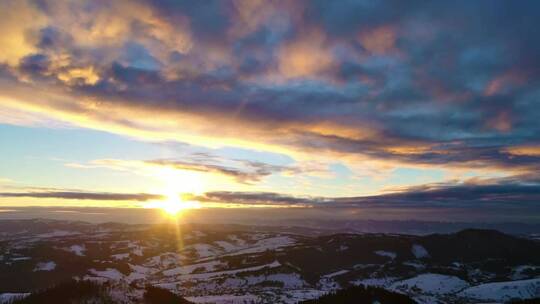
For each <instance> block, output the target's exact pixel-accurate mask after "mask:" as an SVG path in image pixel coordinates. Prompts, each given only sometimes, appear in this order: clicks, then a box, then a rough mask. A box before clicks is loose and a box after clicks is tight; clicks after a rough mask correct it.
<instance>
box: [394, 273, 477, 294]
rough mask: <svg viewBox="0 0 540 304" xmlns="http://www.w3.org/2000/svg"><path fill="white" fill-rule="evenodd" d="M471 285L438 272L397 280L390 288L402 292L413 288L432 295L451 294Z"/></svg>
mask: <svg viewBox="0 0 540 304" xmlns="http://www.w3.org/2000/svg"><path fill="white" fill-rule="evenodd" d="M467 287H469V283H467V282H466V281H464V280H462V279H460V278H458V277H455V276H448V275H442V274H437V273H425V274H421V275H418V276H416V277H413V278H410V279H407V280H402V281H398V282H395V283H394V284H392V285H391V286H390V289H392V290H396V291H402V292H408V291H411V290H414V291H415V292H416V291H419V292H420V293H424V294H430V295H444V294H451V293H455V292H458V291H460V290H463V289H465V288H467Z"/></svg>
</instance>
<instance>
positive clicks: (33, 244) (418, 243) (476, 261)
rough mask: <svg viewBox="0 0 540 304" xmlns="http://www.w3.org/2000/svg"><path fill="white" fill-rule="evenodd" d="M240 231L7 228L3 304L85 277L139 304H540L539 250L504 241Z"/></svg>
mask: <svg viewBox="0 0 540 304" xmlns="http://www.w3.org/2000/svg"><path fill="white" fill-rule="evenodd" d="M286 230H287V228H286V227H281V228H280V229H277V228H272V229H270V228H269V227H255V226H241V225H194V224H192V225H187V224H186V225H180V226H177V225H175V224H173V223H169V224H161V225H127V224H114V223H107V224H88V223H84V222H67V221H53V220H13V221H9V220H6V221H0V252H1V254H0V294H1V296H0V301H3V302H6V301H7V300H8V299H14V298H17V297H24V296H25V295H27V294H28V293H32V292H36V291H38V290H42V289H44V288H47V287H51V286H54V285H56V284H59V283H61V282H66V281H69V280H71V279H72V278H75V279H77V280H90V281H93V282H97V283H99V284H105V285H104V286H106V290H107V293H108V294H110V297H111V299H113V300H115V301H118V302H119V303H139V302H140V301H141V299H142V298H143V295H144V292H145V290H146V288H148V286H156V287H160V288H163V289H166V290H169V291H171V292H173V293H175V294H177V295H179V296H182V297H184V298H185V299H186V300H188V301H191V302H194V303H297V302H299V301H303V300H308V299H315V298H318V297H321V296H323V295H324V294H327V293H330V292H334V291H337V290H339V289H342V288H347V287H350V286H353V285H366V286H378V287H382V288H385V289H387V290H389V291H392V292H397V293H401V294H405V295H407V296H409V297H411V298H412V299H413V300H415V301H416V302H418V303H477V302H482V301H483V302H497V303H503V302H508V301H511V300H516V299H529V298H535V297H540V242H539V241H537V240H535V239H532V238H525V237H514V236H510V235H506V234H502V233H500V232H497V231H493V230H473V229H469V230H463V231H461V232H458V233H454V234H432V235H426V236H413V235H402V234H373V233H372V234H345V233H341V234H325V235H318V236H317V235H312V234H309V235H308V234H302V233H299V232H298V229H296V228H291V231H290V232H287V231H286Z"/></svg>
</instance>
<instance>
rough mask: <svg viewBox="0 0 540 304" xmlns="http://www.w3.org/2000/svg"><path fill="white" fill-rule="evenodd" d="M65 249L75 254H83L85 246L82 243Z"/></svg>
mask: <svg viewBox="0 0 540 304" xmlns="http://www.w3.org/2000/svg"><path fill="white" fill-rule="evenodd" d="M66 250H67V251H69V252H73V253H74V254H75V255H78V256H84V252H85V251H86V247H85V246H84V245H71V246H70V247H68V248H66Z"/></svg>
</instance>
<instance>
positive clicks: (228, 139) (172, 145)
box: [0, 0, 540, 222]
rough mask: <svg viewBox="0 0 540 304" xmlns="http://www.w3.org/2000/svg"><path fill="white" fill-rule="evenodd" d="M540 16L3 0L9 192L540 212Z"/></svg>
mask: <svg viewBox="0 0 540 304" xmlns="http://www.w3.org/2000/svg"><path fill="white" fill-rule="evenodd" d="M539 28H540V2H538V1H492V0H490V1H480V0H479V1H362V0H358V1H348V0H347V1H328V0H321V1H316V0H314V1H255V0H245V1H244V0H242V1H234V0H233V1H225V0H223V1H206V0H205V1H172V0H171V1H167V0H164V1H101V0H99V1H56V0H35V1H32V0H5V1H1V2H0V159H1V161H0V207H2V208H6V207H21V206H71V207H73V206H97V207H162V208H163V207H164V206H165V207H171V205H175V204H180V205H181V206H183V207H182V208H192V207H196V208H221V207H237V208H254V207H282V208H305V209H309V208H347V209H348V210H349V209H350V210H354V209H358V210H362V208H375V209H377V208H382V209H385V208H387V209H407V210H409V211H410V212H411V213H415V214H417V215H418V214H422V212H423V211H425V210H432V209H437V210H439V211H444V212H448V213H449V214H450V213H452V212H456V211H459V212H466V211H467V210H473V211H475V212H482V210H489V212H491V213H494V214H501V215H505V214H512V215H515V216H516V217H515V218H513V219H520V218H521V219H524V220H529V221H537V222H540V173H539V172H540V55H539V54H540V35H539V34H538V29H539ZM164 204H165V205H164ZM167 204H168V205H167ZM173 209H174V208H173ZM295 210H296V209H295ZM295 212H296V211H295ZM444 212H443V214H444ZM439 214H440V213H439ZM428 218H429V215H426V219H428Z"/></svg>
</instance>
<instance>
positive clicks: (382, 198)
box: [194, 180, 540, 211]
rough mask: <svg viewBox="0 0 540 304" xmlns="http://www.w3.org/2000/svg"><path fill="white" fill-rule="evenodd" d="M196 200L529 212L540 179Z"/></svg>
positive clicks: (219, 194)
mask: <svg viewBox="0 0 540 304" xmlns="http://www.w3.org/2000/svg"><path fill="white" fill-rule="evenodd" d="M194 199H197V200H200V201H201V202H212V203H222V204H234V205H242V204H244V205H262V206H285V207H287V206H288V207H306V208H351V209H356V208H360V209H362V208H366V209H377V208H390V209H392V208H396V209H400V208H404V209H410V210H418V211H420V210H422V209H437V208H439V209H459V208H465V209H467V208H470V209H477V208H489V209H497V208H517V209H521V210H523V211H526V210H527V209H530V208H539V207H540V206H539V205H538V202H540V183H539V180H536V181H531V182H529V183H520V182H516V181H509V180H498V181H490V182H488V183H473V182H472V181H471V182H469V183H460V184H452V183H446V184H431V185H424V186H417V187H410V188H405V189H401V190H400V191H397V192H393V193H389V194H381V195H374V196H360V197H310V196H294V195H286V194H279V193H273V192H227V191H216V192H207V193H205V194H204V195H202V196H195V197H194Z"/></svg>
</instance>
